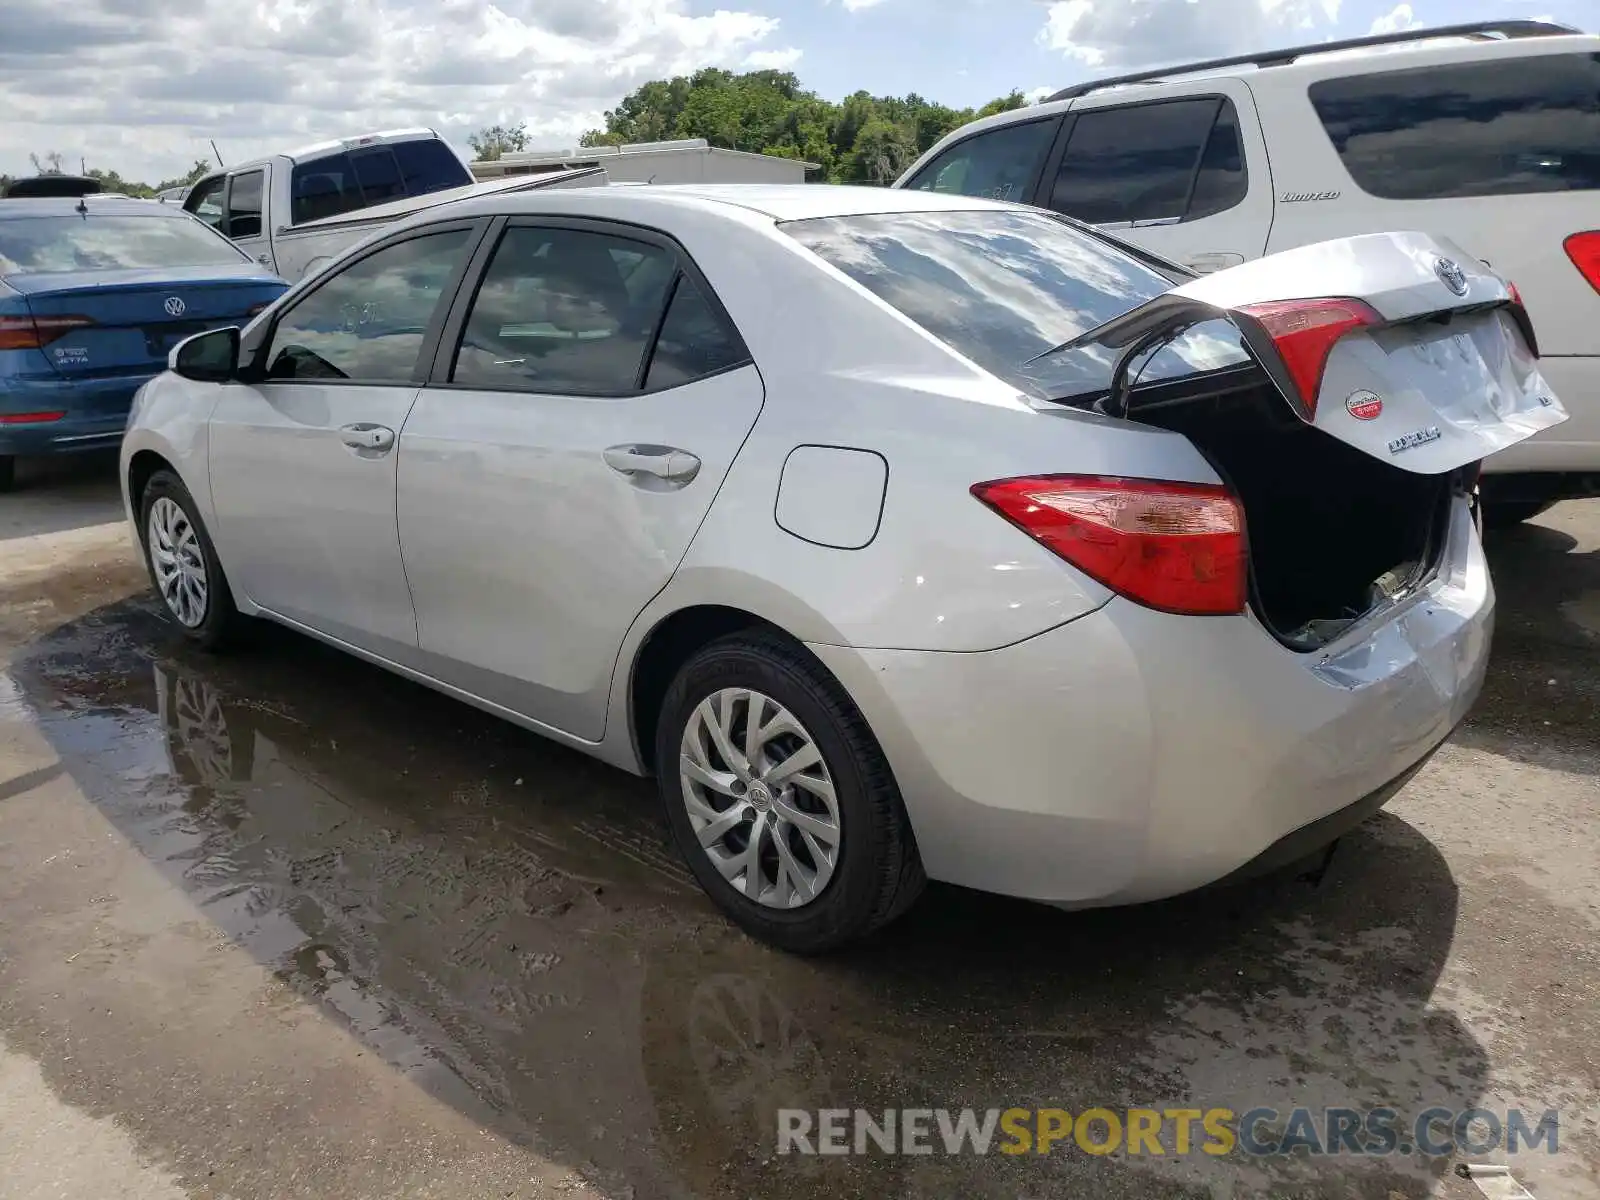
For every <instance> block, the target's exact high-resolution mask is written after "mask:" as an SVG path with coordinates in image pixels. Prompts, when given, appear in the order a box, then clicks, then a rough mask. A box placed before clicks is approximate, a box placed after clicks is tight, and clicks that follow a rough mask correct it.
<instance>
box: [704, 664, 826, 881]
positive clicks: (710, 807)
mask: <svg viewBox="0 0 1600 1200" xmlns="http://www.w3.org/2000/svg"><path fill="white" fill-rule="evenodd" d="M678 776H679V781H680V783H681V785H682V792H683V802H684V805H685V807H686V808H687V809H688V813H689V825H690V827H691V829H692V830H693V831H694V834H695V837H696V839H697V840H698V841H699V843H700V847H701V849H702V850H704V851H705V853H706V855H707V857H709V858H710V860H711V862H712V865H713V866H715V867H716V869H717V872H718V874H720V875H721V876H722V877H723V878H724V879H726V880H727V881H728V883H729V884H730V885H732V887H733V888H734V890H735V891H737V892H739V893H740V894H741V895H743V896H744V897H745V898H747V899H749V900H753V901H755V902H756V903H757V904H760V905H762V906H763V907H766V908H800V907H802V906H804V905H806V904H809V903H810V902H811V901H813V900H815V899H816V898H817V897H818V896H820V895H821V894H822V891H823V889H824V888H825V887H827V885H828V881H829V880H830V879H831V878H832V877H833V872H834V867H835V866H836V865H837V863H838V861H839V847H840V840H841V832H842V831H841V829H840V826H839V803H838V799H837V798H836V796H835V794H834V786H833V777H832V776H831V775H830V774H829V772H828V764H827V763H826V762H824V761H823V758H822V752H821V751H820V750H819V749H818V748H817V743H816V741H815V739H813V738H812V736H811V734H810V733H809V732H807V731H806V728H805V727H804V726H803V725H802V724H801V723H800V722H799V720H797V719H796V718H795V716H794V714H793V713H791V712H789V710H788V709H786V708H784V707H783V705H781V704H779V703H778V702H777V701H776V700H774V699H772V698H771V697H770V696H766V695H763V694H762V693H761V692H758V691H754V690H752V689H749V688H723V689H722V690H721V691H718V692H714V693H712V694H711V695H710V696H707V697H706V698H705V699H704V700H702V701H701V702H700V704H699V705H698V706H697V707H696V708H695V710H694V712H693V713H691V714H690V717H689V720H688V723H687V724H686V726H685V728H684V731H683V743H682V746H681V753H680V755H679V768H678Z"/></svg>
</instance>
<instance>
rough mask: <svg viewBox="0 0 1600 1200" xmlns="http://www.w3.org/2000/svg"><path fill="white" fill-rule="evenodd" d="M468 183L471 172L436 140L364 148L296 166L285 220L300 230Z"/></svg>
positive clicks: (470, 178)
mask: <svg viewBox="0 0 1600 1200" xmlns="http://www.w3.org/2000/svg"><path fill="white" fill-rule="evenodd" d="M471 182H472V173H471V172H470V171H468V170H467V168H466V167H464V166H463V165H462V163H461V160H460V159H459V158H457V157H456V156H455V152H454V151H453V150H451V149H450V147H449V146H446V145H445V144H444V143H443V142H441V141H440V140H439V139H438V138H424V139H421V140H419V141H414V142H394V143H391V144H385V145H377V146H367V147H364V148H362V149H358V150H353V151H351V152H350V153H348V154H334V155H331V156H329V157H327V158H318V159H314V160H313V161H311V162H303V163H300V164H298V165H297V166H296V167H295V169H294V174H293V175H292V176H291V177H290V182H289V204H290V213H289V216H290V220H291V221H292V222H293V223H294V224H296V225H301V224H304V223H305V222H306V221H320V220H321V219H322V218H324V217H337V216H340V215H341V214H343V213H347V212H353V211H355V210H356V209H358V208H371V207H372V206H373V205H375V204H386V203H388V202H389V201H391V200H400V199H404V198H405V197H407V196H425V195H427V194H428V193H430V192H441V191H444V190H445V189H446V188H457V187H465V186H467V185H468V184H469V183H471Z"/></svg>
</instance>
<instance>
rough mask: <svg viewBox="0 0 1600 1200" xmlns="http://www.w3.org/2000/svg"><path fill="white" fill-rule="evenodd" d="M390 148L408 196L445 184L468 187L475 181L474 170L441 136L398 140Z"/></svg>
mask: <svg viewBox="0 0 1600 1200" xmlns="http://www.w3.org/2000/svg"><path fill="white" fill-rule="evenodd" d="M389 149H390V150H392V151H394V157H395V161H396V162H398V163H399V164H400V174H401V175H402V176H403V177H404V179H405V181H406V195H408V196H425V195H427V194H428V193H429V192H442V191H444V190H445V189H446V188H456V187H466V186H467V185H468V184H469V183H471V182H472V172H471V171H469V170H467V168H466V167H464V166H463V165H462V163H461V160H460V159H459V158H457V157H456V155H455V151H453V150H451V149H450V147H449V146H446V145H445V144H444V143H443V142H441V141H440V140H439V139H438V138H427V139H424V140H423V141H418V142H396V143H395V144H394V145H392V146H390V147H389Z"/></svg>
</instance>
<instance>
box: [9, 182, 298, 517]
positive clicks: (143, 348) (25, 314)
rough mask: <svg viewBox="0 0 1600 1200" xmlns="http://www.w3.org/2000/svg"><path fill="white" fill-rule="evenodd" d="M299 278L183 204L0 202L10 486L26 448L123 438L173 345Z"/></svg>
mask: <svg viewBox="0 0 1600 1200" xmlns="http://www.w3.org/2000/svg"><path fill="white" fill-rule="evenodd" d="M287 287H288V285H287V284H286V283H284V281H283V280H281V279H279V278H278V277H277V276H276V275H273V274H272V273H271V272H270V271H269V270H267V269H266V268H265V267H263V266H261V265H260V264H258V263H256V262H254V261H253V260H252V259H251V258H250V257H249V255H247V254H245V253H244V252H243V251H242V250H240V249H238V248H237V247H236V246H234V245H233V243H231V242H229V241H228V240H227V239H226V238H224V237H223V236H222V235H221V234H219V233H217V232H216V231H215V230H213V229H212V228H211V227H210V226H208V225H206V224H205V223H204V222H202V221H199V220H196V219H195V218H194V217H192V216H190V215H189V214H188V213H186V212H183V211H182V210H181V209H177V208H174V207H172V206H170V205H164V204H154V203H151V202H150V201H148V200H125V199H111V198H105V197H98V196H86V197H83V198H82V199H76V200H74V199H49V200H43V199H40V200H21V199H4V200H0V491H6V490H9V489H10V488H11V486H12V485H13V483H14V481H15V478H16V459H17V456H18V455H33V454H60V453H63V452H65V451H73V450H95V449H100V448H103V447H108V446H115V445H116V444H117V442H118V441H119V440H120V439H121V437H122V431H123V427H124V426H125V425H126V424H127V419H128V406H129V404H130V402H131V401H132V400H133V394H134V392H136V391H138V390H139V386H140V385H141V384H142V383H144V382H145V381H146V380H147V379H150V378H152V377H153V376H155V375H158V374H159V373H160V372H161V371H163V370H165V369H166V364H167V351H169V350H170V349H172V347H173V346H175V345H176V344H177V343H178V342H180V341H181V340H183V339H184V338H186V337H188V336H189V335H190V334H192V333H200V332H203V331H204V330H207V329H216V328H218V327H220V326H224V325H243V324H244V323H245V322H246V321H247V320H249V319H250V318H251V317H253V316H254V315H255V314H256V313H258V312H260V311H261V310H262V309H263V308H265V307H266V306H267V305H268V304H269V303H271V302H272V301H273V300H275V299H277V297H278V296H279V295H281V294H282V293H283V291H284V290H285V288H287Z"/></svg>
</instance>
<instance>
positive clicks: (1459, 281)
mask: <svg viewBox="0 0 1600 1200" xmlns="http://www.w3.org/2000/svg"><path fill="white" fill-rule="evenodd" d="M1433 270H1434V274H1436V275H1438V276H1439V282H1440V283H1442V284H1444V285H1445V287H1447V288H1449V289H1450V290H1451V291H1452V292H1454V293H1455V294H1456V295H1458V296H1465V295H1466V294H1467V273H1466V272H1465V271H1463V270H1462V269H1461V266H1460V264H1459V263H1457V262H1456V261H1455V260H1454V259H1450V258H1441V259H1437V260H1435V262H1434V264H1433Z"/></svg>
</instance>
